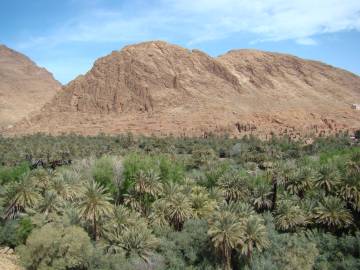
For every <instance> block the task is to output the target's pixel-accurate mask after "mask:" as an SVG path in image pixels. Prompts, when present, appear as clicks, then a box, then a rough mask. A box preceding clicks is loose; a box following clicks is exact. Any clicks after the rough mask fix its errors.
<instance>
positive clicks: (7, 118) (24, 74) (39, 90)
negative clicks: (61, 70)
mask: <svg viewBox="0 0 360 270" xmlns="http://www.w3.org/2000/svg"><path fill="white" fill-rule="evenodd" d="M60 87H61V85H60V83H59V82H57V81H56V80H55V79H54V78H53V76H52V75H51V74H50V73H49V72H48V71H47V70H45V69H44V68H40V67H38V66H36V64H35V63H34V62H33V61H31V60H30V59H29V58H28V57H26V56H25V55H23V54H21V53H18V52H16V51H14V50H12V49H9V48H7V47H6V46H3V45H0V130H1V129H2V128H5V127H7V126H9V125H13V124H14V123H15V122H17V121H19V120H20V119H22V118H23V117H26V116H29V115H30V114H31V113H32V112H34V111H37V110H39V109H40V108H41V107H42V106H43V105H44V104H45V103H46V102H48V101H50V100H51V99H52V98H53V97H54V96H55V94H56V92H57V90H59V89H60Z"/></svg>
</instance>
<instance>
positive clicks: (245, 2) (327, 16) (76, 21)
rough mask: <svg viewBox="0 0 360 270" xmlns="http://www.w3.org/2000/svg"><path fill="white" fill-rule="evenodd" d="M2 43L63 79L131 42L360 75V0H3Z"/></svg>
mask: <svg viewBox="0 0 360 270" xmlns="http://www.w3.org/2000/svg"><path fill="white" fill-rule="evenodd" d="M0 4H1V5H0V43H2V44H5V45H7V46H8V47H11V48H14V49H15V50H18V51H20V52H22V53H24V54H26V55H28V56H29V57H30V58H32V59H33V60H34V61H35V62H36V63H37V64H39V65H40V66H43V67H46V68H47V69H48V70H49V71H50V72H52V73H53V74H54V76H55V78H56V79H58V80H59V81H61V82H62V83H67V82H68V81H70V80H72V79H74V78H75V77H76V76H78V75H80V74H84V73H86V72H87V71H88V70H89V69H90V68H91V66H92V64H93V62H94V61H95V60H96V59H97V58H98V57H101V56H104V55H107V54H109V53H110V52H111V51H113V50H118V49H120V48H122V47H123V46H125V45H128V44H132V43H136V42H141V41H147V40H165V41H168V42H171V43H176V44H179V45H181V46H184V47H187V48H190V49H192V48H197V49H201V50H204V51H205V52H207V53H208V54H210V55H212V56H217V55H220V54H223V53H225V52H226V51H228V50H230V49H235V48H256V49H261V50H267V51H277V52H284V53H290V54H294V55H297V56H300V57H303V58H307V59H315V60H320V61H323V62H326V63H328V64H331V65H334V66H337V67H341V68H345V69H347V70H350V71H352V72H354V73H356V74H360V0H292V1H291V0H148V1H145V0H132V1H130V0H61V1H60V0H0Z"/></svg>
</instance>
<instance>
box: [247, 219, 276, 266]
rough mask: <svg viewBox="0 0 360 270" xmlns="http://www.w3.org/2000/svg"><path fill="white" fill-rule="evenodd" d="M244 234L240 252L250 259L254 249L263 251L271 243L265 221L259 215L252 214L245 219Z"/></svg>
mask: <svg viewBox="0 0 360 270" xmlns="http://www.w3.org/2000/svg"><path fill="white" fill-rule="evenodd" d="M242 234H243V235H242V241H243V243H242V245H241V247H240V252H241V254H243V255H245V256H247V257H248V258H249V259H251V256H252V253H253V251H254V249H257V250H259V251H260V252H261V251H262V250H263V249H265V248H267V247H268V246H269V245H270V242H269V239H268V237H267V231H266V227H265V225H264V221H263V219H262V218H260V217H258V216H250V217H248V218H246V219H245V220H244V228H243V231H242Z"/></svg>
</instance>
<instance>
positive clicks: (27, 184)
mask: <svg viewBox="0 0 360 270" xmlns="http://www.w3.org/2000/svg"><path fill="white" fill-rule="evenodd" d="M40 199H41V195H40V193H39V190H38V188H37V187H36V186H35V185H34V182H33V181H32V179H31V177H30V175H29V174H25V175H23V176H22V178H21V179H20V181H19V182H12V183H10V184H8V185H7V186H6V187H5V194H4V198H3V204H4V206H5V212H4V218H5V219H10V218H15V217H16V216H17V215H18V214H19V213H21V212H24V211H25V210H26V208H33V207H35V206H36V205H37V204H38V203H39V201H40Z"/></svg>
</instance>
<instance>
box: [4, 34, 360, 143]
mask: <svg viewBox="0 0 360 270" xmlns="http://www.w3.org/2000/svg"><path fill="white" fill-rule="evenodd" d="M359 102H360V77H359V76H356V75H354V74H352V73H350V72H347V71H344V70H341V69H338V68H334V67H331V66H329V65H326V64H323V63H320V62H315V61H308V60H303V59H300V58H297V57H294V56H290V55H284V54H277V53H269V52H261V51H256V50H234V51H230V52H228V53H226V54H225V55H222V56H220V57H218V58H213V57H210V56H209V55H207V54H205V53H203V52H201V51H199V50H192V51H190V50H187V49H184V48H182V47H179V46H176V45H171V44H168V43H165V42H162V41H154V42H145V43H140V44H137V45H132V46H127V47H125V48H123V49H122V50H120V51H114V52H112V53H111V54H110V55H108V56H105V57H103V58H100V59H98V60H97V61H96V62H95V64H94V66H93V68H92V69H91V70H90V71H89V72H88V73H87V74H85V75H83V76H79V77H78V78H76V79H75V80H73V81H72V82H70V83H69V84H68V85H67V86H65V87H63V89H62V90H61V91H60V92H59V93H58V94H57V95H56V97H55V98H54V99H53V100H52V101H51V102H50V103H49V104H47V105H45V106H44V107H43V108H42V110H41V112H40V113H39V114H37V115H36V116H34V117H32V118H31V119H30V120H27V121H22V122H21V123H19V124H17V125H16V126H15V127H14V128H12V129H8V130H7V131H6V132H7V133H8V134H23V133H34V132H46V133H53V134H58V133H62V132H75V133H80V134H97V133H99V132H105V133H110V134H118V133H124V132H133V133H136V134H140V133H141V134H155V135H168V134H174V135H178V136H191V135H197V136H206V135H208V134H209V133H227V134H230V135H233V136H242V135H245V134H249V133H253V134H260V135H262V136H267V135H268V134H270V133H276V134H288V135H290V136H292V137H297V136H300V135H304V134H307V133H314V134H317V135H322V134H329V133H334V132H337V131H339V130H349V131H352V130H354V129H356V128H360V111H355V110H353V109H351V104H352V103H359Z"/></svg>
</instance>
